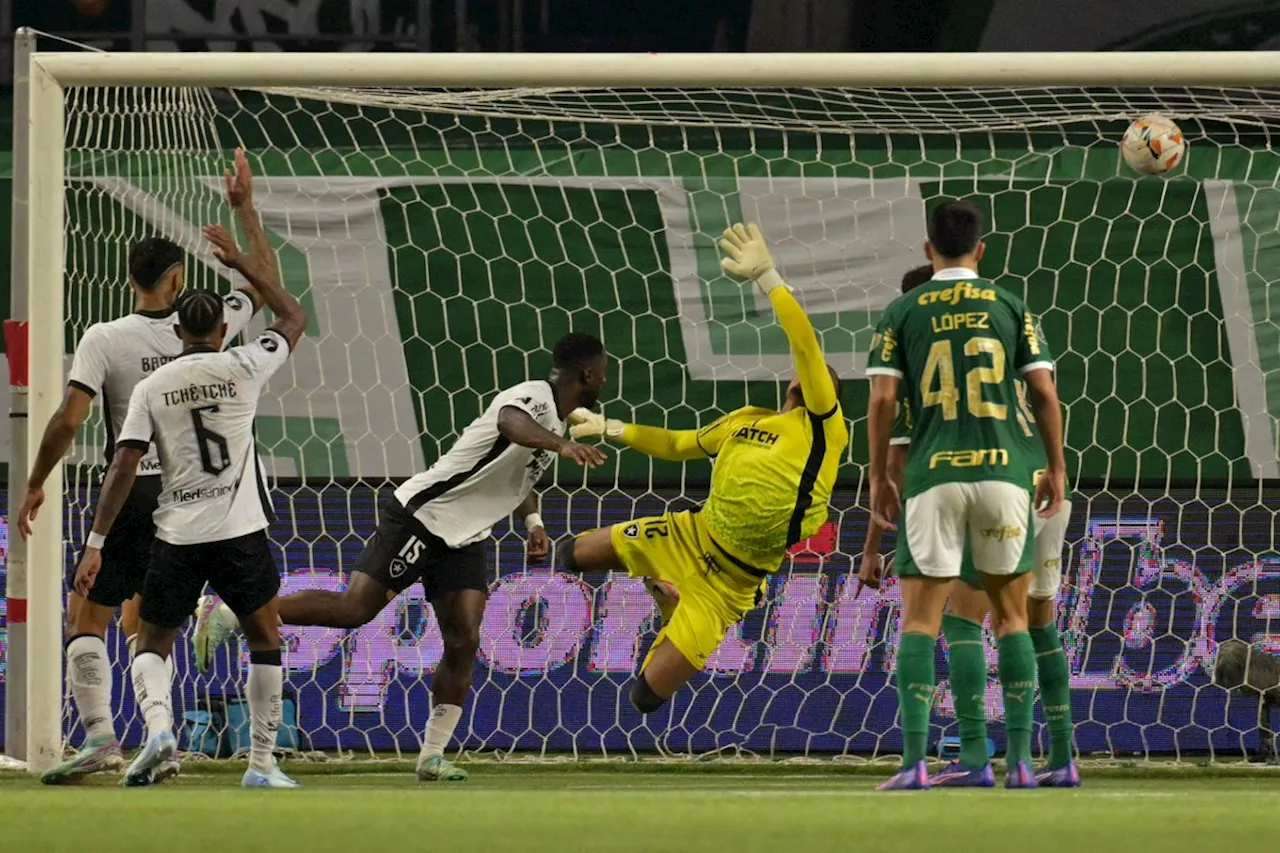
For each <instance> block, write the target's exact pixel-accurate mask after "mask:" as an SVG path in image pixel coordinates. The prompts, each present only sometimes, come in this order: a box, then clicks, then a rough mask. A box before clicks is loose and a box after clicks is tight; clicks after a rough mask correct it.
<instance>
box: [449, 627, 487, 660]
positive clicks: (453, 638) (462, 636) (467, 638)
mask: <svg viewBox="0 0 1280 853" xmlns="http://www.w3.org/2000/svg"><path fill="white" fill-rule="evenodd" d="M442 640H443V643H444V653H445V654H446V655H447V656H449V658H451V659H452V660H457V661H462V660H466V661H470V660H472V659H473V658H475V656H476V652H477V651H478V650H479V649H480V626H479V625H462V626H459V627H455V628H453V629H452V630H450V631H448V632H447V633H445V635H444V637H443V638H442Z"/></svg>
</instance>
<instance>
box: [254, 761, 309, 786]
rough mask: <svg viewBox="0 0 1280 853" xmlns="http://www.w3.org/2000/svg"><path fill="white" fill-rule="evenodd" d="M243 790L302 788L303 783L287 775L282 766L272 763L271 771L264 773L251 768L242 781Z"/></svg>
mask: <svg viewBox="0 0 1280 853" xmlns="http://www.w3.org/2000/svg"><path fill="white" fill-rule="evenodd" d="M240 787H241V788H301V787H302V783H301V782H299V781H298V780H296V779H292V778H290V777H289V776H287V775H285V772H284V771H283V770H281V769H280V765H279V764H276V763H275V762H274V761H273V762H271V770H270V772H268V773H263V772H262V771H260V770H254V769H253V768H252V767H250V768H249V769H248V770H246V771H244V777H243V778H242V779H241V780H240Z"/></svg>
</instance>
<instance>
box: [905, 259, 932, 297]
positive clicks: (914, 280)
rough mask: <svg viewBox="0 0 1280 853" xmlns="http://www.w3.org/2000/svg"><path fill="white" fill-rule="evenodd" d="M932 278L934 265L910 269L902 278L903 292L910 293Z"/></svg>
mask: <svg viewBox="0 0 1280 853" xmlns="http://www.w3.org/2000/svg"><path fill="white" fill-rule="evenodd" d="M931 278H933V265H932V264H924V265H922V266H918V267H916V268H914V269H909V270H907V272H906V274H904V275H903V276H902V292H903V293H909V292H911V291H912V290H915V289H916V288H917V287H919V286H920V285H922V284H924V283H925V282H926V281H928V280H929V279H931Z"/></svg>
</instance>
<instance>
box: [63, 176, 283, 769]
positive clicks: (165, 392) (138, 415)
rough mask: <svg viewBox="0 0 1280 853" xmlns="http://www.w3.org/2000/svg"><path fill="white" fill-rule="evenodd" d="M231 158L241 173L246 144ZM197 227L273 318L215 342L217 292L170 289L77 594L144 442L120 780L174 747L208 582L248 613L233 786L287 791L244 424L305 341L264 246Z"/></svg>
mask: <svg viewBox="0 0 1280 853" xmlns="http://www.w3.org/2000/svg"><path fill="white" fill-rule="evenodd" d="M237 163H238V164H239V165H241V166H242V167H243V168H244V169H245V170H246V171H247V168H248V166H247V162H245V160H244V157H243V153H242V152H237ZM206 235H207V236H209V237H210V239H213V240H215V242H217V243H218V244H219V245H220V248H219V250H218V255H219V257H220V258H221V259H222V260H223V261H224V262H226V263H230V264H233V265H235V266H236V267H237V268H238V269H239V270H240V272H241V273H243V274H244V276H245V277H246V278H247V279H248V280H249V281H250V282H251V283H253V284H254V285H255V286H256V287H257V288H258V292H259V293H260V294H261V296H262V299H263V301H264V302H265V303H266V304H267V306H268V307H269V308H271V310H272V311H273V312H274V313H275V316H276V321H275V323H274V324H273V325H272V326H271V327H270V328H269V329H267V330H266V331H265V332H264V333H263V334H262V335H260V336H258V337H257V339H256V340H254V341H253V342H251V343H249V344H246V345H244V346H238V347H235V348H232V349H230V350H227V351H226V352H223V351H221V350H222V344H223V341H224V340H225V337H226V333H227V325H226V323H225V322H224V321H223V312H222V307H221V301H220V300H219V298H218V297H217V296H215V295H214V294H213V293H212V292H210V291H207V290H198V291H192V292H189V293H185V294H183V296H182V297H180V298H179V299H178V301H177V303H176V305H175V307H176V309H177V314H178V325H179V334H180V335H181V338H182V344H183V350H182V353H181V355H180V356H179V357H178V358H177V359H175V360H173V361H171V362H169V363H168V364H166V365H164V366H162V367H160V368H159V369H158V370H156V371H155V372H154V373H152V374H151V376H149V377H147V378H146V379H144V380H143V381H142V382H140V383H138V386H137V387H136V388H135V389H134V392H133V396H132V397H131V398H130V401H129V413H128V415H127V416H126V418H125V422H124V425H123V426H122V427H121V430H120V435H119V439H118V441H117V446H116V452H115V457H114V459H113V460H112V463H111V467H110V468H109V469H108V471H107V476H106V479H105V481H104V482H103V486H102V493H101V494H100V496H99V499H98V507H97V513H96V516H95V518H94V522H93V532H92V533H91V534H90V536H89V539H88V542H87V543H86V546H85V551H84V556H83V557H82V558H81V560H80V565H79V568H78V569H77V570H76V578H75V584H76V589H77V591H79V592H80V593H81V594H82V595H88V594H89V593H90V592H91V591H92V589H93V588H94V587H95V586H96V582H97V579H98V576H99V572H100V569H101V567H102V562H103V555H102V548H103V546H104V544H105V542H106V537H107V535H108V534H109V533H111V531H112V529H113V525H114V523H115V521H116V519H117V518H118V517H119V515H120V511H121V510H122V509H123V507H124V505H125V504H126V502H127V499H128V494H129V492H130V490H131V488H132V486H133V483H134V480H135V477H136V475H137V470H138V464H139V462H141V460H142V459H143V457H144V455H145V454H146V453H147V452H148V450H149V448H150V446H151V445H152V444H154V445H155V448H156V452H157V455H158V456H159V458H160V461H161V474H160V477H161V489H160V495H159V500H158V508H157V509H156V512H155V524H156V538H155V543H154V545H153V547H152V549H151V559H150V562H149V565H148V567H147V574H146V578H145V581H144V584H143V590H142V603H141V606H140V612H139V616H140V624H139V629H138V651H137V655H136V656H135V657H134V660H133V669H132V676H133V689H134V694H135V696H136V697H137V700H138V706H139V708H140V710H141V711H142V714H143V716H144V718H145V719H146V722H147V730H148V733H149V734H148V738H147V742H146V745H145V746H144V747H143V749H142V751H141V752H140V753H139V754H138V756H137V758H135V759H134V762H133V764H132V765H130V767H129V769H128V770H127V771H126V773H125V779H124V784H125V785H126V786H129V787H134V786H139V785H149V784H152V783H154V782H155V781H158V780H157V771H158V770H159V769H160V768H161V767H162V765H163V764H164V763H165V762H166V761H167V760H169V759H170V758H171V757H172V755H173V754H174V752H175V750H176V748H177V743H176V741H175V739H174V736H173V710H172V707H171V705H170V702H169V696H170V691H171V690H172V684H171V675H170V671H169V669H168V668H167V666H166V660H167V659H168V657H169V655H170V653H171V651H172V648H173V638H174V634H175V632H176V631H177V629H178V627H179V626H180V625H181V624H182V623H183V622H184V621H185V620H186V618H187V616H188V615H190V613H191V610H192V608H193V607H195V604H196V601H197V599H198V598H199V597H200V594H201V592H202V591H203V589H204V585H205V583H206V582H208V583H209V584H210V585H211V586H212V587H213V588H214V589H215V590H216V591H217V592H218V593H219V594H220V595H221V596H222V597H223V599H224V600H226V601H227V602H228V603H229V604H230V605H231V607H232V608H234V609H235V611H236V612H237V613H238V614H239V615H240V617H241V618H242V619H243V620H244V624H245V628H246V630H245V634H246V636H247V638H248V641H249V659H250V666H249V679H248V689H247V693H248V698H249V713H250V719H251V723H250V729H251V734H252V745H251V748H250V755H249V769H248V770H247V771H245V776H244V780H243V784H244V785H245V786H246V787H273V788H275V787H295V786H296V783H295V782H293V780H291V779H289V778H288V777H287V776H285V775H284V774H283V773H281V772H280V770H279V768H277V767H276V765H275V760H274V758H273V757H272V748H273V747H274V746H275V740H276V738H275V735H276V729H277V728H278V727H279V723H280V714H281V706H280V697H281V690H282V684H283V675H282V670H281V667H280V635H279V629H278V620H277V616H276V608H275V600H276V593H277V592H278V590H279V586H280V577H279V572H278V571H277V570H276V566H275V561H274V560H273V558H272V556H271V551H270V547H269V543H268V540H267V532H266V531H267V527H268V526H269V524H270V522H271V520H272V518H273V514H272V512H271V505H270V497H269V494H268V491H267V486H266V477H265V472H264V470H263V468H262V464H261V462H260V460H259V459H258V453H257V447H256V446H255V442H254V428H253V427H254V417H255V415H256V413H257V408H258V399H259V398H260V396H261V395H262V393H263V390H264V388H265V385H266V383H267V380H268V379H269V378H270V377H271V376H272V374H274V373H275V372H276V371H277V370H279V369H280V367H281V366H282V365H284V363H285V362H286V361H287V360H288V358H289V353H290V351H291V350H292V348H293V347H294V346H295V345H296V344H297V342H298V339H299V338H300V337H301V335H302V332H303V329H304V327H305V326H306V314H305V313H304V312H303V310H302V308H301V307H300V306H299V304H298V301H297V300H296V299H294V298H293V297H292V296H290V295H289V294H287V293H285V291H284V289H283V288H282V287H281V286H280V282H279V275H278V273H277V272H276V270H275V263H274V258H273V257H272V256H271V254H270V253H269V252H268V253H266V254H265V256H264V255H255V256H253V257H252V258H250V259H241V258H239V257H238V254H237V253H236V251H235V248H234V244H233V243H230V240H229V237H228V235H226V234H225V232H223V231H222V229H221V228H220V227H216V226H215V227H211V228H208V229H206ZM228 244H229V245H228Z"/></svg>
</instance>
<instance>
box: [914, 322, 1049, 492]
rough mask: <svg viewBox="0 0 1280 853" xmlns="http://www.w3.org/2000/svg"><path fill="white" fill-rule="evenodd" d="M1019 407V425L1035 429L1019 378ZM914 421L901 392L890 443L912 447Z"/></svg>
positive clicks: (1036, 474) (1036, 475) (1024, 385)
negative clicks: (1028, 425)
mask: <svg viewBox="0 0 1280 853" xmlns="http://www.w3.org/2000/svg"><path fill="white" fill-rule="evenodd" d="M1038 328H1039V327H1038V326H1037V329H1038ZM1040 340H1041V341H1043V340H1044V334H1043V333H1040ZM1018 407H1019V408H1020V409H1021V411H1020V412H1019V413H1018V415H1017V418H1018V425H1019V426H1022V425H1024V424H1030V425H1031V428H1032V429H1033V430H1034V429H1035V423H1036V419H1035V416H1034V415H1033V414H1031V407H1030V406H1028V405H1027V383H1025V382H1023V381H1021V380H1019V381H1018ZM914 423H915V422H914V421H913V420H912V418H911V403H909V402H908V401H907V400H906V398H904V397H903V396H902V395H901V393H899V395H898V403H897V405H896V406H895V408H894V413H893V432H891V433H890V438H889V443H890V444H900V445H906V446H907V447H910V445H911V431H912V429H913V426H914ZM1038 440H1039V439H1038V438H1037V441H1038ZM1043 447H1044V445H1043V444H1042V445H1041V448H1043ZM1042 470H1043V469H1037V470H1036V471H1035V472H1034V473H1033V474H1032V475H1031V488H1032V489H1034V488H1035V487H1036V483H1038V482H1039V481H1040V474H1041V472H1042ZM1062 496H1063V498H1065V499H1067V500H1070V499H1071V484H1070V483H1064V484H1063V492H1062Z"/></svg>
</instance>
